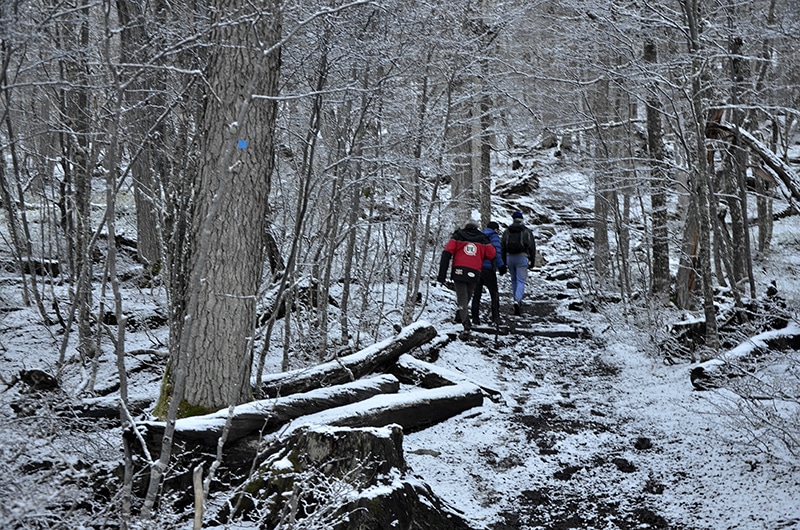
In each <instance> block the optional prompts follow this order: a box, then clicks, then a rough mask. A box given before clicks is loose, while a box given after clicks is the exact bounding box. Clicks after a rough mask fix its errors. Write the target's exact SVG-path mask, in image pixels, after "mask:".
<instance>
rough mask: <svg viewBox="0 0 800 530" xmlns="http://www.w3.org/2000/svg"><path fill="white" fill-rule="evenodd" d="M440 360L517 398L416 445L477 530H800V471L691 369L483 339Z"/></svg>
mask: <svg viewBox="0 0 800 530" xmlns="http://www.w3.org/2000/svg"><path fill="white" fill-rule="evenodd" d="M522 320H523V322H524V327H525V328H526V329H528V328H530V329H535V328H536V327H537V326H540V327H541V326H542V322H541V319H537V318H536V317H535V316H534V317H531V318H528V319H525V318H523V319H522ZM437 364H440V365H442V366H446V367H448V368H450V369H454V370H459V371H461V372H463V373H464V374H465V375H466V376H467V377H469V378H472V379H473V380H474V381H476V382H478V383H480V384H485V385H488V386H492V387H493V388H498V389H500V390H501V391H502V392H503V395H504V397H505V403H493V402H490V401H488V400H487V401H486V402H485V403H484V406H483V407H481V408H480V409H478V410H473V411H469V412H467V413H465V414H463V415H462V417H460V418H458V419H456V420H451V421H449V422H445V423H444V424H441V425H437V426H435V427H433V428H431V429H427V430H425V431H423V432H421V433H416V434H410V435H408V436H407V437H406V441H405V450H406V454H407V460H408V463H409V464H410V466H411V467H412V469H413V470H414V472H415V473H416V474H418V475H420V476H421V477H423V478H424V479H425V480H426V481H427V482H428V483H429V484H430V485H431V486H432V488H433V489H434V491H435V492H436V493H437V494H438V495H440V496H441V497H442V498H443V499H444V500H446V501H447V502H449V503H450V504H451V505H453V506H454V507H455V508H457V509H458V510H461V511H463V512H464V514H465V515H466V517H467V518H468V519H469V520H471V521H472V522H473V523H474V524H476V525H481V524H482V525H484V527H485V528H487V529H492V530H495V529H497V530H500V529H511V528H514V529H522V530H526V529H543V530H548V529H553V530H555V529H557V528H558V529H567V528H575V529H578V528H583V529H593V528H596V529H614V528H620V529H628V528H630V529H633V528H654V529H655V528H663V529H666V528H681V529H686V530H706V529H708V530H716V529H723V528H724V529H728V528H730V529H753V530H757V529H776V528H793V527H800V489H798V488H797V484H798V480H800V475H799V474H798V473H797V471H794V472H793V471H792V470H787V469H783V467H782V466H781V465H780V464H779V463H775V462H769V461H767V460H766V459H765V458H764V455H763V454H760V453H758V452H757V451H756V449H755V447H753V446H747V445H744V444H743V443H742V442H743V440H742V439H741V437H739V438H738V439H737V438H736V436H737V435H736V432H737V431H736V430H734V429H733V428H729V427H726V426H725V425H724V424H719V419H720V418H719V415H718V412H717V408H715V406H714V400H715V399H720V398H721V397H722V395H720V394H709V393H705V392H697V391H695V390H694V389H693V387H692V385H691V383H690V381H689V377H688V366H687V365H683V366H674V365H673V366H669V365H665V364H663V363H662V362H661V361H660V360H658V359H654V358H649V357H647V356H646V355H645V354H643V353H641V352H639V351H638V350H636V349H635V348H633V347H631V346H627V345H620V344H613V345H612V344H603V343H602V341H592V340H588V339H576V338H570V337H556V338H551V337H537V336H529V335H528V334H525V335H520V334H508V335H500V336H498V337H497V338H495V337H494V336H492V335H482V334H474V336H473V338H471V339H469V340H468V341H466V342H463V341H455V342H453V343H451V344H450V345H448V347H447V348H446V349H445V350H444V351H443V352H442V355H441V358H440V359H439V361H438V362H437Z"/></svg>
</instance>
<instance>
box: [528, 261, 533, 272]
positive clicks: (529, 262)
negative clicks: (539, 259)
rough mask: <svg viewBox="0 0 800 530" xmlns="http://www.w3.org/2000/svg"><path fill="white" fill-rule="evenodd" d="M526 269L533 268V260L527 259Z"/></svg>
mask: <svg viewBox="0 0 800 530" xmlns="http://www.w3.org/2000/svg"><path fill="white" fill-rule="evenodd" d="M528 270H533V260H532V259H529V260H528Z"/></svg>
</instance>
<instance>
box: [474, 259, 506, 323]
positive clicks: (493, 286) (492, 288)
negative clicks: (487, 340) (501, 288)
mask: <svg viewBox="0 0 800 530" xmlns="http://www.w3.org/2000/svg"><path fill="white" fill-rule="evenodd" d="M484 285H485V286H486V288H487V289H488V290H489V297H490V298H491V300H492V322H494V323H495V324H497V323H498V322H499V321H500V293H499V292H498V290H497V273H496V272H495V271H494V269H483V270H481V279H480V280H479V281H478V284H477V285H476V286H475V294H474V295H473V296H472V319H473V320H479V319H480V310H481V294H482V293H483V286H484Z"/></svg>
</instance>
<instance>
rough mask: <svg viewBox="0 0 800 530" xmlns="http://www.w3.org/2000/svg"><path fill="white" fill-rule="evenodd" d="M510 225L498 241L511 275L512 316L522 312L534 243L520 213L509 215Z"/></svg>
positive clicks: (534, 249)
mask: <svg viewBox="0 0 800 530" xmlns="http://www.w3.org/2000/svg"><path fill="white" fill-rule="evenodd" d="M511 219H512V222H511V225H509V227H508V228H507V229H506V231H505V232H503V237H502V238H501V240H500V247H501V249H502V252H501V253H502V257H503V261H504V262H505V264H506V266H507V267H508V272H509V274H510V275H511V296H512V298H513V299H514V314H515V315H520V314H521V312H522V297H523V296H524V294H525V282H526V281H527V279H528V270H529V269H532V268H533V264H534V260H535V259H536V242H535V241H534V239H533V232H531V230H530V228H528V227H527V226H525V223H524V222H523V221H522V212H520V211H517V212H514V213H513V214H511Z"/></svg>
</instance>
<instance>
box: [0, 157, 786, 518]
mask: <svg viewBox="0 0 800 530" xmlns="http://www.w3.org/2000/svg"><path fill="white" fill-rule="evenodd" d="M580 177H581V175H580V173H579V172H577V171H573V170H569V169H567V168H565V167H560V166H558V165H552V166H548V167H546V171H545V172H543V176H542V177H541V180H540V184H541V188H540V190H539V191H538V192H537V193H536V197H535V199H530V202H529V203H527V204H524V206H527V207H528V208H530V209H532V210H534V211H541V210H545V209H546V210H548V211H549V212H550V214H551V215H550V217H551V218H550V219H549V220H550V221H554V222H549V223H546V224H543V225H539V226H534V231H535V233H536V234H537V236H538V244H539V249H540V253H541V255H542V257H543V258H544V262H543V264H542V265H541V266H540V267H539V268H537V269H536V271H535V272H534V273H533V274H532V277H531V279H530V281H529V289H528V292H527V294H526V307H525V314H524V315H523V316H522V317H513V316H511V310H510V309H511V308H510V303H509V296H508V291H509V286H508V277H507V276H505V277H501V278H500V284H501V294H502V295H504V296H503V305H502V308H501V311H502V314H503V319H504V326H503V333H501V334H498V335H495V334H494V333H492V332H491V330H490V329H488V328H483V331H480V330H479V331H477V332H475V333H473V335H472V337H470V338H469V339H466V340H453V341H450V342H448V343H447V345H446V346H445V347H444V348H443V349H442V350H441V352H440V355H439V358H438V360H437V361H436V364H437V365H438V366H440V367H442V368H445V369H449V370H452V371H456V372H460V373H461V374H463V375H464V376H465V377H466V378H467V379H469V380H472V381H474V382H475V383H478V384H480V385H481V386H483V387H487V388H492V389H495V390H497V391H498V392H499V395H500V397H498V398H496V399H494V400H490V399H485V400H484V402H483V405H482V406H481V407H478V408H475V409H472V410H469V411H467V412H465V413H463V414H461V415H460V416H458V417H456V418H453V419H450V420H448V421H446V422H444V423H441V424H439V425H436V426H433V427H430V428H428V429H425V430H423V431H420V432H417V433H410V434H407V435H406V436H405V439H404V451H405V456H406V460H407V462H408V464H409V465H410V467H411V470H412V472H413V474H414V475H416V476H417V477H419V478H420V479H421V480H423V481H425V482H426V483H427V484H429V485H430V486H431V488H432V489H433V491H434V492H435V493H436V494H437V495H439V496H440V497H441V498H442V499H443V500H445V501H446V502H447V503H448V504H449V505H450V506H451V507H452V508H453V509H454V510H456V511H459V512H460V513H462V514H463V515H464V517H465V518H466V519H467V520H468V521H469V522H470V523H471V524H472V525H473V526H474V528H476V529H477V528H483V529H487V530H510V529H521V530H532V529H546V530H556V529H571V528H574V529H579V528H584V529H624V530H627V529H644V528H659V529H666V528H671V529H685V530H701V529H702V530H705V529H754V530H756V529H780V528H800V467H798V465H797V460H793V459H792V457H791V455H790V454H789V453H787V452H786V451H785V450H784V449H782V448H781V447H780V445H779V444H775V443H773V441H771V440H770V439H768V438H765V437H762V436H760V435H759V433H761V432H762V431H761V430H760V429H761V427H762V426H760V425H758V424H754V423H749V420H750V418H748V416H747V415H744V416H742V415H739V414H736V411H737V410H739V409H740V407H739V405H740V403H739V401H738V398H737V397H736V395H734V394H733V393H731V392H729V391H727V390H725V389H721V390H711V391H698V390H696V389H695V388H694V387H693V386H692V384H691V382H690V379H689V372H690V370H691V368H692V367H693V365H692V364H691V363H690V362H689V361H688V360H686V359H677V362H673V363H667V362H665V356H664V355H663V352H661V351H660V350H659V347H658V346H659V343H660V342H661V341H662V340H664V339H665V338H666V326H667V325H668V324H669V323H671V322H674V321H677V320H679V319H681V318H682V317H684V316H699V315H684V314H679V313H677V312H674V311H672V310H669V309H667V308H642V307H639V306H637V305H636V304H635V303H628V304H622V303H618V302H613V301H606V302H603V301H602V300H600V299H598V298H596V297H594V296H593V295H594V294H596V293H594V291H593V290H592V289H591V288H590V286H589V283H588V282H587V281H586V275H585V274H584V273H585V270H586V268H587V267H589V265H590V262H589V258H588V254H587V253H586V251H585V250H581V247H580V245H579V244H576V241H581V240H582V238H583V234H588V232H585V231H584V232H582V230H581V229H575V228H570V227H569V226H568V225H566V224H563V223H558V222H557V219H555V218H556V217H557V214H556V213H554V212H556V209H555V208H556V205H557V206H558V208H564V211H566V212H570V214H574V212H575V211H576V208H577V209H580V208H581V207H585V206H586V204H585V203H586V201H588V200H590V189H589V187H588V185H587V184H586V183H584V182H581V178H580ZM516 203H517V204H519V203H520V201H517V202H516ZM582 203H583V204H582ZM505 206H507V204H505V203H503V202H502V201H500V202H499V203H498V205H497V215H498V219H497V220H498V221H501V222H505V221H507V219H506V218H505V217H503V216H507V214H508V211H507V210H506V208H505ZM798 223H800V221H798V218H797V217H789V218H786V219H782V220H780V221H778V222H777V223H776V226H775V231H774V239H773V245H772V248H773V250H772V251H771V252H770V254H769V255H768V256H766V257H763V258H759V259H758V262H757V268H756V271H755V273H756V275H757V283H758V292H759V295H763V293H764V292H765V291H766V287H767V286H768V285H769V284H770V282H772V281H775V282H776V286H777V288H778V292H779V293H780V295H781V296H783V297H784V299H785V300H786V302H787V307H788V310H789V312H790V313H791V314H792V316H793V322H791V323H790V324H789V326H790V327H789V328H788V329H789V331H792V330H794V332H795V333H797V332H798V331H797V330H796V329H795V328H794V326H797V309H798V307H800V306H799V305H798V302H799V301H800V282H798V280H797V278H798V277H800V276H798V272H800V252H798V250H800V230H798V229H797V227H798ZM584 230H588V228H587V229H584ZM2 258H3V261H4V262H7V261H8V255H7V250H4V251H3V256H2ZM130 266H131V267H132V268H134V267H135V266H134V264H132V263H131V264H130ZM123 269H124V267H123ZM124 287H125V288H124V305H125V307H126V310H128V311H129V312H130V313H131V314H132V315H135V316H136V317H138V318H139V319H140V324H141V325H140V326H138V327H136V326H135V325H134V326H133V327H132V329H131V331H130V332H129V333H128V334H127V337H126V340H127V351H129V352H136V351H137V350H138V351H141V352H145V351H149V350H157V351H165V347H164V344H166V340H167V332H166V328H165V327H163V326H155V327H152V326H148V325H146V322H145V321H146V320H147V319H148V318H152V317H153V316H159V315H160V316H163V315H164V314H165V301H164V292H163V289H162V288H159V287H156V288H153V289H151V288H139V287H137V286H136V282H134V281H129V282H125V284H124ZM49 288H50V287H48V289H49ZM426 288H427V289H429V292H428V293H427V294H428V296H427V297H426V305H425V307H424V309H423V310H422V312H421V314H420V320H426V321H428V322H430V323H431V324H433V325H434V326H435V327H436V329H437V330H438V332H439V333H440V334H442V335H445V334H448V333H450V334H455V333H456V332H457V331H459V330H460V327H459V326H456V325H455V324H454V323H453V322H452V315H453V311H454V305H455V302H454V294H453V293H452V292H450V291H448V290H446V289H444V288H441V287H439V286H435V285H433V284H432V283H431V284H429V285H427V287H426ZM53 289H55V290H58V291H59V292H62V294H63V290H64V289H66V286H64V285H58V286H53ZM487 307H488V295H486V294H485V295H484V308H487ZM0 311H1V312H0V355H2V368H0V372H1V374H0V375H2V376H3V378H4V379H5V380H7V381H9V380H10V378H11V377H12V376H13V375H14V374H17V373H18V372H19V371H20V370H23V369H28V370H29V369H34V368H35V369H41V370H44V371H47V372H53V370H54V367H55V365H56V362H57V361H58V358H59V351H60V348H61V346H62V340H63V336H62V335H59V334H56V333H54V331H53V330H54V329H55V327H54V328H49V327H46V326H44V325H42V324H41V319H40V318H39V316H38V313H37V311H36V309H35V308H32V307H25V306H24V304H23V303H22V300H21V296H20V287H19V284H18V280H17V278H16V276H15V274H14V273H13V272H12V271H10V270H4V271H2V277H0ZM151 322H152V321H151ZM509 328H513V329H509ZM390 334H391V332H390V331H389V330H388V329H387V336H389V335H390ZM279 350H280V348H276V351H275V354H274V356H271V357H270V363H271V364H270V366H271V367H272V368H273V369H274V368H275V367H276V366H279V363H280V356H281V352H280V351H279ZM105 351H106V352H108V353H107V354H106V355H105V356H104V357H103V358H102V359H98V362H97V364H96V365H94V367H95V368H96V372H93V370H92V364H91V363H87V364H82V363H79V362H77V359H76V357H75V347H74V339H73V340H72V341H71V342H70V343H69V344H68V345H67V347H66V350H65V355H66V358H67V359H74V360H75V362H70V363H68V364H67V365H66V368H65V370H64V371H63V374H62V379H61V389H62V390H63V391H64V392H66V393H67V394H69V395H72V396H74V395H77V394H78V393H79V392H80V391H81V389H84V388H87V387H88V386H91V387H92V388H93V389H94V390H95V391H96V393H97V394H101V395H104V396H105V397H109V396H110V397H114V395H115V391H116V390H115V388H116V387H115V385H116V383H117V379H116V375H115V374H116V364H115V363H116V360H115V359H114V358H113V356H112V354H111V353H110V352H111V348H110V346H108V345H106V346H105ZM790 354H792V355H795V356H796V352H790V353H786V352H784V353H781V354H779V355H781V356H783V357H784V358H788V356H789V355H790ZM129 362H130V365H131V366H133V367H134V368H135V369H133V370H131V373H132V375H131V379H130V381H129V384H130V391H129V392H130V395H131V397H132V398H144V399H154V398H155V396H156V393H157V389H158V384H159V382H160V377H161V375H162V372H161V371H162V369H163V368H162V367H163V359H159V358H158V357H157V356H153V355H152V354H150V353H141V354H139V355H137V354H132V355H131V356H130V359H129ZM773 366H780V367H782V369H784V370H786V371H787V372H789V371H790V370H791V369H792V366H795V365H793V364H790V363H788V362H784V363H781V364H773ZM90 382H92V383H91V385H90ZM794 382H795V383H796V382H797V378H796V377H795V378H794ZM4 386H5V385H4ZM794 388H795V390H796V388H797V387H796V386H795V387H794ZM24 389H25V387H24V385H23V384H16V385H14V386H12V387H11V388H8V389H7V390H5V391H3V392H0V417H1V418H2V420H1V421H0V477H2V478H0V527H2V528H81V527H86V528H90V527H92V528H102V527H103V523H104V521H113V520H114V519H115V515H116V514H115V513H112V512H111V511H110V509H109V512H106V513H104V511H103V502H102V500H103V499H104V498H105V499H108V502H107V504H106V506H111V504H112V503H111V500H112V499H113V498H114V496H115V495H116V494H117V493H118V492H116V491H105V490H104V486H103V484H102V482H101V481H100V477H103V476H104V475H105V472H107V471H108V470H110V469H113V468H115V467H116V466H117V465H119V463H120V462H121V458H122V455H121V444H120V432H119V430H118V428H116V427H115V426H114V425H113V422H98V421H97V420H91V419H85V418H84V419H75V418H71V417H70V416H69V414H61V415H56V414H55V411H58V410H59V409H60V408H62V406H63V404H64V403H65V401H66V399H65V397H64V396H63V395H62V394H60V393H58V392H49V393H48V392H43V393H41V394H38V395H36V396H31V395H30V394H24V393H23V390H24ZM62 412H63V411H62ZM792 413H794V414H796V411H794V412H792V411H788V412H787V414H790V415H791V414H792ZM794 436H795V437H796V436H797V433H794ZM795 449H797V448H796V447H795ZM184 527H185V528H189V527H190V526H189V525H188V523H187V524H186V526H184ZM182 528H183V527H182Z"/></svg>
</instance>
